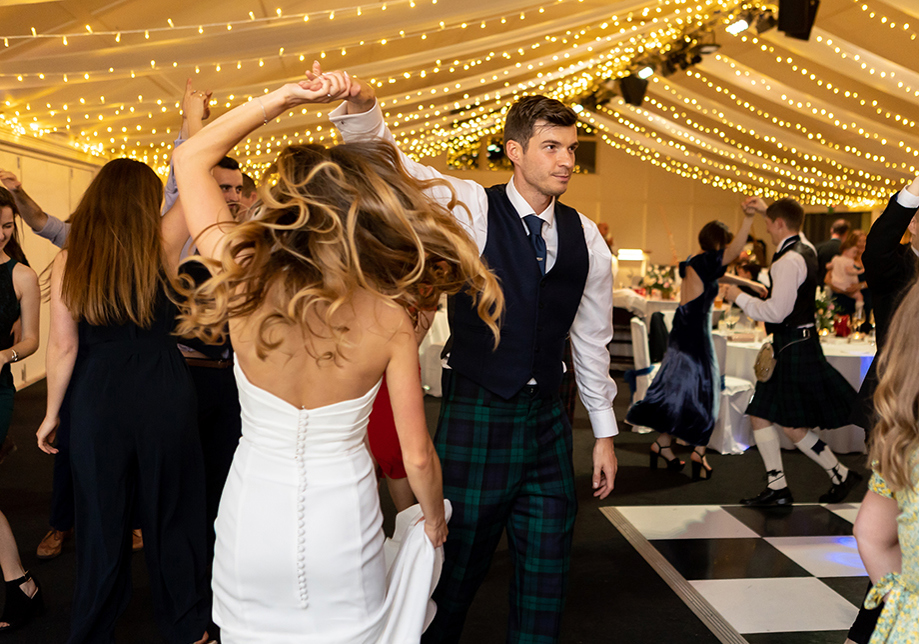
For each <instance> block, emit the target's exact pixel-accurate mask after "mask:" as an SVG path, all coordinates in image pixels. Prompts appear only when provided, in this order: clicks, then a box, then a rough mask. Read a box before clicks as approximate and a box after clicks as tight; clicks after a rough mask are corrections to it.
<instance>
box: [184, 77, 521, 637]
mask: <svg viewBox="0 0 919 644" xmlns="http://www.w3.org/2000/svg"><path fill="white" fill-rule="evenodd" d="M343 78H344V77H343V76H342V75H341V74H337V75H332V76H328V77H323V78H320V79H316V80H313V81H303V82H302V83H300V84H291V85H286V86H284V87H283V88H281V89H279V90H277V91H275V92H272V93H270V94H266V95H265V96H263V97H260V98H259V99H257V100H254V101H252V102H251V103H249V104H247V105H243V106H241V107H238V108H236V109H235V110H232V111H231V112H229V113H227V114H225V115H224V116H223V117H221V118H220V119H218V120H216V121H215V122H213V123H212V124H210V125H209V126H208V127H206V128H205V129H204V130H202V131H201V132H200V133H199V134H198V135H196V136H195V137H194V138H192V139H190V140H189V141H188V142H187V143H185V144H184V145H183V146H182V147H181V148H179V149H178V150H177V151H176V154H175V157H174V163H175V169H176V177H177V180H178V184H179V189H180V192H181V194H182V198H183V200H184V202H185V207H186V217H187V220H188V225H189V230H190V231H191V233H192V235H193V236H194V238H195V242H196V244H197V247H198V249H199V251H200V252H201V253H202V255H203V256H205V257H206V258H210V260H211V261H210V265H211V268H212V272H213V273H214V277H213V278H211V279H210V280H209V281H208V282H206V283H205V284H204V285H202V286H201V287H199V288H197V289H196V290H195V291H194V293H193V294H192V296H191V298H190V300H189V306H188V311H187V313H186V315H185V316H184V321H183V323H182V324H181V325H180V329H181V330H182V331H183V332H189V331H190V332H195V333H197V334H198V335H203V336H205V337H208V336H210V337H214V336H215V335H219V334H221V333H222V332H223V329H224V324H225V323H226V322H227V321H229V334H230V338H231V339H232V342H233V348H234V350H235V352H236V357H237V364H236V376H237V381H238V383H239V393H240V402H241V406H242V410H243V416H242V418H243V437H242V440H241V441H240V445H239V448H238V449H237V452H236V455H235V458H234V461H233V468H232V470H231V472H230V476H229V479H228V480H227V485H226V487H225V488H224V493H223V497H222V499H221V504H220V511H219V514H218V518H217V524H216V530H217V545H216V549H215V557H214V578H213V588H214V620H215V622H217V624H218V625H219V626H220V627H221V637H222V641H224V642H227V643H231V642H241V641H244V642H248V643H251V642H279V641H283V642H294V641H296V642H301V643H303V642H314V641H317V642H337V643H340V644H345V643H349V644H357V643H365V642H367V643H369V642H378V641H386V642H389V641H405V642H411V641H418V639H419V638H420V636H421V631H422V629H423V627H424V622H425V616H426V607H427V604H428V598H429V597H430V593H431V590H432V588H433V584H432V577H433V576H434V575H435V572H434V557H435V550H434V548H435V547H438V546H440V545H441V544H443V542H444V540H445V539H446V537H447V525H446V517H445V503H444V500H443V492H442V482H441V473H440V464H439V461H438V458H437V454H436V452H435V451H434V446H433V444H432V441H431V438H430V435H429V433H428V430H427V426H426V423H425V417H424V409H423V405H422V395H423V392H422V389H421V382H420V377H419V368H418V349H417V345H416V342H415V333H414V326H415V321H416V317H417V311H424V310H427V309H429V308H431V307H432V305H434V304H436V302H437V299H438V298H439V297H440V295H441V293H448V294H452V293H457V292H459V291H460V290H468V291H470V292H471V294H473V295H478V298H479V299H478V312H479V314H480V315H481V317H482V318H483V319H484V320H485V321H486V322H487V323H488V326H489V327H490V328H491V329H492V333H491V334H488V336H487V337H483V338H482V341H483V342H492V343H495V342H497V334H498V326H497V324H496V319H497V317H498V315H499V314H500V313H501V311H502V308H503V296H502V294H501V291H500V289H499V288H498V285H497V281H496V280H495V278H494V277H493V276H492V275H491V274H490V273H489V272H488V271H487V270H486V268H485V267H484V265H483V264H482V262H481V260H480V259H479V257H478V251H477V249H476V247H475V245H474V244H473V242H472V241H471V240H470V239H469V237H468V236H467V235H466V234H465V233H464V231H463V230H462V228H461V227H460V225H459V224H458V223H457V222H456V221H455V219H454V218H453V217H452V215H451V214H450V211H449V210H448V209H445V208H444V207H442V206H440V205H438V204H437V203H435V202H434V201H433V200H431V199H429V198H428V197H427V196H426V194H425V193H426V191H428V190H429V189H431V188H435V187H437V188H439V189H440V190H449V187H448V186H447V185H445V182H443V181H437V182H423V181H418V180H416V179H413V178H412V177H411V176H409V175H408V174H407V173H406V171H405V169H404V168H403V166H402V164H401V162H400V160H399V155H398V153H397V151H396V150H395V148H394V147H392V146H391V145H389V144H388V143H367V144H360V145H339V146H336V147H333V148H329V149H326V148H323V147H321V146H314V145H293V146H290V147H289V148H287V149H285V150H283V151H282V152H281V153H280V155H279V157H278V159H277V161H276V162H275V164H274V165H273V166H272V167H271V168H270V169H269V171H268V173H267V175H266V177H264V178H263V180H262V181H261V182H260V184H261V185H262V186H263V188H262V189H261V191H260V196H261V207H260V209H259V210H258V212H256V213H254V214H253V215H252V217H251V218H250V219H249V220H248V221H246V222H244V223H241V224H235V222H233V220H232V217H231V214H230V212H229V210H228V209H227V207H226V204H225V203H224V201H223V198H222V196H221V193H220V190H219V188H218V186H217V184H216V183H215V181H214V179H213V178H212V177H211V176H210V173H209V170H210V168H211V166H213V165H214V163H216V161H217V160H218V159H220V158H221V157H222V156H224V155H225V154H226V153H227V152H228V151H229V150H230V149H231V148H233V146H235V145H236V144H237V143H238V142H239V141H240V140H241V139H243V138H244V137H245V136H247V135H248V134H249V133H250V132H252V131H253V130H255V129H256V128H257V127H258V126H259V125H261V124H262V123H263V122H264V123H267V122H268V120H270V119H273V118H275V117H277V116H279V115H280V114H282V113H283V112H285V111H287V110H289V109H291V108H292V107H293V106H295V105H299V104H302V103H308V102H318V101H321V102H327V101H328V100H330V99H331V97H333V96H340V95H341V94H342V93H343V92H346V91H347V89H346V88H345V87H344V86H343V85H342V83H341V81H342V80H343ZM411 311H415V312H416V313H414V314H413V313H411ZM384 374H385V376H386V380H387V383H388V386H389V391H390V399H391V402H392V407H393V415H394V418H395V422H396V429H397V432H398V435H399V441H400V443H401V446H402V454H403V459H404V463H405V469H406V472H407V474H408V480H409V483H410V485H411V487H412V491H413V492H414V494H415V496H416V498H417V499H418V501H419V504H420V510H416V512H417V519H420V518H421V517H422V516H423V518H424V524H423V527H422V526H421V525H419V526H417V527H416V528H415V529H413V530H408V531H407V533H406V537H405V538H406V541H403V546H404V547H403V551H402V553H400V555H399V557H400V558H402V561H403V563H404V564H405V565H404V566H403V567H402V568H401V569H402V570H403V571H404V572H406V573H408V574H409V577H412V579H411V580H409V579H408V578H406V577H400V576H399V575H397V574H395V573H393V576H392V577H387V571H386V566H385V562H384V557H383V547H382V546H383V535H382V530H381V525H382V517H381V514H380V508H379V497H378V495H377V492H376V484H375V477H374V472H373V467H372V463H371V459H370V456H369V454H368V452H367V449H366V446H365V444H364V436H365V434H366V426H367V417H368V415H369V413H370V408H371V406H372V404H373V399H374V396H375V395H376V393H377V390H378V388H379V386H380V381H381V379H382V377H383V375H384ZM406 512H409V513H410V512H412V509H409V510H407V511H406ZM407 516H408V515H405V514H403V515H400V519H397V526H398V525H402V524H403V523H404V521H405V519H406V518H407ZM412 523H414V520H413V521H411V522H409V524H408V526H409V527H410V526H411V524H412ZM422 530H423V531H422ZM425 535H426V536H425ZM419 538H420V539H421V541H419V540H418V539H419ZM409 543H412V544H415V546H416V547H415V548H414V549H412V548H408V549H406V546H407V545H408V544H409ZM432 546H433V547H432ZM408 553H413V554H408ZM411 556H417V557H418V558H419V559H417V560H412V561H410V562H408V563H406V562H405V557H411ZM396 561H397V565H398V562H399V561H400V559H397V560H396ZM387 579H389V582H388V583H389V590H387ZM397 580H401V581H400V582H399V583H403V582H404V583H406V585H405V586H401V587H400V588H398V589H397V588H395V585H396V583H397ZM396 633H398V634H399V635H398V636H396V635H395V634H396Z"/></svg>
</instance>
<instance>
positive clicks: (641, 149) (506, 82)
mask: <svg viewBox="0 0 919 644" xmlns="http://www.w3.org/2000/svg"><path fill="white" fill-rule="evenodd" d="M774 8H775V7H774V5H769V4H767V3H764V2H761V1H760V0H745V1H740V2H738V0H691V1H690V0H625V1H613V2H609V1H601V0H544V1H543V2H535V1H534V0H487V1H486V0H388V1H382V0H376V1H372V2H361V1H360V0H345V1H340V0H325V1H324V2H314V1H309V2H289V1H282V0H276V2H275V4H269V3H268V2H267V1H266V0H248V1H245V0H224V1H223V2H220V3H217V2H187V1H185V2H181V1H178V0H159V1H158V2H141V1H128V0H114V1H113V0H60V1H44V0H19V1H17V0H0V137H2V138H3V139H4V140H8V141H15V142H17V143H19V144H21V145H29V143H30V141H31V142H33V143H34V142H35V140H36V139H40V140H41V141H42V145H45V146H47V145H49V144H51V143H53V144H55V145H59V146H64V147H67V148H70V149H76V150H79V151H81V152H83V153H86V154H90V155H93V156H96V157H100V160H104V159H107V158H113V157H117V156H124V155H127V156H132V157H135V158H138V159H142V160H144V161H146V162H148V163H150V164H151V165H153V166H154V167H157V168H158V169H159V170H160V171H162V170H163V169H164V167H165V166H166V164H167V163H168V158H169V154H170V151H171V146H172V142H173V140H174V138H175V135H176V131H177V129H178V126H179V123H180V116H179V113H178V109H177V103H178V101H179V99H180V97H181V95H182V91H183V89H184V85H185V79H186V78H192V79H193V82H194V85H195V87H196V88H198V89H209V90H211V91H213V99H214V101H213V108H212V109H213V111H214V112H215V113H216V114H219V113H221V112H223V111H225V110H226V109H227V108H228V107H231V106H233V105H237V104H240V103H242V102H245V101H247V100H251V98H252V97H255V96H258V95H260V94H262V93H263V92H264V91H266V90H267V89H273V88H275V87H277V86H279V85H281V84H283V83H285V82H290V81H296V80H298V79H299V78H301V77H302V74H303V72H304V70H306V69H307V68H308V67H309V66H310V64H311V63H312V61H313V60H314V59H317V60H320V61H321V63H322V65H323V66H324V67H325V68H326V69H337V68H343V69H347V70H348V71H349V72H351V73H352V74H354V75H356V76H359V77H361V78H362V79H364V80H366V81H368V82H372V83H373V84H374V86H375V87H376V91H377V94H378V96H379V98H380V101H381V104H382V105H383V109H384V111H385V112H386V114H387V117H388V121H389V123H390V125H391V126H392V128H393V130H394V132H395V133H396V136H397V138H399V139H400V142H401V144H402V146H403V149H405V150H407V151H410V152H411V153H412V154H414V155H416V156H425V155H432V154H441V153H444V152H446V153H447V154H448V155H450V156H455V155H459V154H461V153H463V152H469V151H474V150H475V149H476V148H477V147H478V141H479V140H480V139H482V138H483V137H487V136H495V135H496V134H497V133H499V132H500V127H501V124H502V120H503V114H504V111H505V110H506V108H507V106H508V105H509V104H510V103H511V102H512V101H513V100H514V98H515V97H517V96H519V95H522V94H525V93H537V92H538V93H545V94H549V95H552V96H555V97H557V98H559V99H561V100H564V101H566V102H569V103H571V104H573V105H575V106H576V109H577V110H578V111H579V115H580V117H581V119H582V122H583V124H584V126H585V130H584V132H585V134H589V133H591V132H594V133H596V134H597V136H598V137H599V139H600V140H602V141H604V142H605V143H607V144H609V145H612V146H614V147H616V148H617V149H620V150H622V151H623V152H625V153H628V154H630V155H634V156H638V157H640V158H641V159H643V160H646V161H647V162H649V163H653V164H655V165H657V166H659V167H660V168H662V169H663V170H666V171H669V172H675V173H678V174H681V175H683V176H687V177H693V178H695V179H697V180H700V181H703V182H705V183H708V184H711V185H713V186H718V187H721V188H724V189H726V190H735V191H744V192H747V191H756V192H758V193H759V194H762V195H764V196H767V197H777V196H784V195H788V194H791V195H794V196H797V197H800V198H802V199H803V200H805V201H808V202H809V203H811V204H814V205H826V206H838V205H846V206H848V207H856V208H861V207H869V206H873V205H876V204H877V203H878V202H879V201H880V200H882V199H884V198H886V195H887V194H889V192H890V188H891V187H893V186H897V185H900V184H901V183H902V181H903V180H904V179H905V178H908V177H910V176H913V175H915V174H916V173H917V167H919V140H917V137H916V136H915V134H914V133H915V131H916V129H915V127H916V118H917V112H919V111H917V109H916V104H917V102H919V41H917V37H916V33H917V29H916V25H919V0H885V2H878V1H876V0H822V3H821V6H820V9H819V12H818V14H817V19H816V23H815V26H814V29H813V32H812V34H811V37H810V40H809V41H802V40H796V39H792V38H789V37H787V36H785V35H784V34H783V33H781V32H779V31H778V30H776V29H772V30H768V31H764V32H763V33H757V31H755V30H748V31H744V32H741V33H740V34H738V35H736V36H732V35H730V34H728V33H727V32H726V31H725V29H724V28H725V26H726V25H728V24H730V23H732V22H733V21H734V18H735V17H737V16H738V15H740V14H741V13H743V12H745V11H749V10H754V11H759V10H762V9H774ZM911 23H915V24H911ZM700 25H707V28H706V29H707V30H708V31H711V32H712V34H710V35H707V36H703V37H702V40H705V41H709V42H710V41H712V40H714V41H715V42H717V43H718V44H719V45H721V47H720V49H719V50H718V51H717V52H716V53H712V54H707V55H705V56H703V58H702V60H701V61H697V62H696V64H694V65H693V66H691V67H689V68H687V69H685V70H682V71H676V72H674V73H672V74H671V75H669V76H663V75H662V69H661V62H662V61H663V60H665V59H666V57H667V54H668V52H669V53H673V51H674V50H675V49H678V48H679V46H678V44H677V43H680V42H682V41H683V38H684V36H689V37H690V39H693V38H694V39H699V36H700V33H701V32H700V31H699V29H700ZM703 31H705V30H703ZM649 60H650V61H653V62H656V63H657V67H658V71H657V73H656V74H655V75H654V76H653V77H651V79H650V82H649V85H648V88H647V93H646V98H645V101H644V103H643V104H642V105H641V106H640V107H634V106H631V105H627V104H625V103H624V102H623V100H622V99H621V98H620V97H618V96H611V95H610V93H609V91H608V90H609V88H611V87H612V84H611V83H610V82H609V81H610V80H611V79H612V80H614V79H616V78H620V77H622V76H624V75H626V74H627V73H628V72H629V70H631V69H635V68H636V66H637V65H638V64H639V63H643V62H646V61H649ZM601 99H602V100H601ZM327 112H328V107H318V106H317V107H316V109H308V110H305V111H301V110H298V111H297V112H296V113H292V114H290V115H285V116H284V117H282V118H281V119H279V120H278V121H276V122H272V123H270V124H269V125H268V126H266V127H264V128H262V129H260V130H259V131H258V132H256V133H255V134H254V135H253V136H252V137H250V138H249V139H248V140H246V141H244V142H243V143H241V144H240V146H239V148H238V149H237V150H235V155H236V156H237V157H238V158H239V159H240V161H241V162H243V163H244V164H246V165H248V166H250V167H251V168H253V169H254V170H258V169H259V168H261V167H264V165H265V164H266V163H268V162H269V161H270V160H271V158H272V157H273V155H274V154H275V153H276V152H277V150H278V148H279V146H280V145H282V144H285V143H287V142H291V141H318V142H324V143H325V142H330V141H333V140H334V132H333V130H332V129H331V128H330V127H329V124H328V120H327Z"/></svg>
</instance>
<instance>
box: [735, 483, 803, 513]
mask: <svg viewBox="0 0 919 644" xmlns="http://www.w3.org/2000/svg"><path fill="white" fill-rule="evenodd" d="M794 502H795V500H794V498H793V497H792V496H791V490H789V489H788V488H787V487H783V488H782V489H781V490H773V489H772V488H771V487H767V488H766V489H765V490H763V491H762V492H760V493H759V494H757V495H756V496H754V497H752V498H749V499H741V500H740V504H741V505H746V506H747V507H750V508H772V507H776V506H781V505H791V504H792V503H794Z"/></svg>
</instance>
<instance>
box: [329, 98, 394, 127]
mask: <svg viewBox="0 0 919 644" xmlns="http://www.w3.org/2000/svg"><path fill="white" fill-rule="evenodd" d="M329 119H330V120H331V121H332V125H334V126H335V127H336V128H338V131H339V132H341V133H342V134H344V135H349V134H352V135H357V134H370V133H373V132H376V131H377V130H378V129H379V128H380V125H381V124H382V123H383V112H382V110H381V109H380V102H379V101H374V103H373V107H372V108H370V109H369V110H367V111H366V112H361V113H360V114H348V104H347V102H343V103H342V104H341V105H339V106H338V107H336V108H335V109H334V110H332V111H331V112H329Z"/></svg>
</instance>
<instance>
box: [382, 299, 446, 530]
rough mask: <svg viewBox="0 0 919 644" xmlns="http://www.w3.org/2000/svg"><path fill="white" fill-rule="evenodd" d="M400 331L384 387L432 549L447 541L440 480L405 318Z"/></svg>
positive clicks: (393, 343) (414, 346)
mask: <svg viewBox="0 0 919 644" xmlns="http://www.w3.org/2000/svg"><path fill="white" fill-rule="evenodd" d="M403 326H404V327H405V328H403V329H402V330H400V331H399V332H398V333H397V334H396V336H395V337H394V338H393V339H392V341H391V343H390V345H391V347H392V357H391V358H390V361H389V366H388V367H387V368H386V385H387V387H389V397H390V401H391V403H392V411H393V420H394V421H395V424H396V433H397V434H398V435H399V444H400V445H401V447H402V460H403V462H404V464H405V473H406V474H407V475H408V482H409V485H411V487H412V492H414V493H415V498H417V499H418V503H419V504H420V505H421V510H422V512H423V513H424V519H425V532H426V533H427V535H428V537H429V538H430V539H431V543H433V544H434V547H437V546H440V545H442V544H443V542H444V541H445V540H446V538H447V522H446V519H445V518H444V492H443V478H442V476H441V470H440V459H438V458H437V452H436V451H435V450H434V444H433V443H432V442H431V435H430V434H429V433H428V427H427V421H426V420H425V416H424V402H423V393H422V391H423V390H422V388H421V376H420V375H419V372H420V370H419V367H418V344H417V342H416V341H415V333H414V331H413V330H412V329H410V328H409V327H410V322H409V321H408V317H407V316H406V318H405V321H404V324H403Z"/></svg>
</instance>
